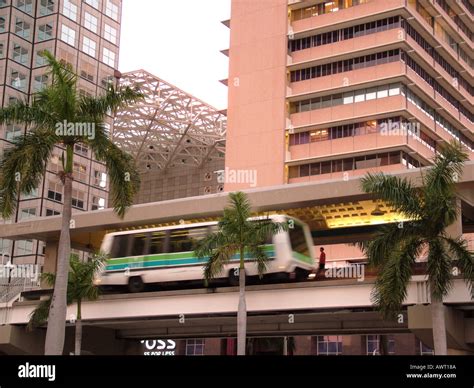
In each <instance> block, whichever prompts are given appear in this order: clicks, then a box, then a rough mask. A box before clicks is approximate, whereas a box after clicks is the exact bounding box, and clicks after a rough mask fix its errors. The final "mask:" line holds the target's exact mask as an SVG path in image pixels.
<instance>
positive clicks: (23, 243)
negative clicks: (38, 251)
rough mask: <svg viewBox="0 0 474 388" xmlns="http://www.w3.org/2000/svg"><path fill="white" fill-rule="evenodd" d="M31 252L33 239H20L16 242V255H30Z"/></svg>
mask: <svg viewBox="0 0 474 388" xmlns="http://www.w3.org/2000/svg"><path fill="white" fill-rule="evenodd" d="M32 253H33V240H20V241H18V242H17V244H16V254H17V255H18V256H25V255H31V254H32Z"/></svg>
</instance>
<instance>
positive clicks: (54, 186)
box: [48, 182, 63, 202]
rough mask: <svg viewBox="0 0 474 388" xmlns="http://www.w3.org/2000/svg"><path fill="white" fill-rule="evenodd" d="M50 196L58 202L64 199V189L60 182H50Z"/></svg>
mask: <svg viewBox="0 0 474 388" xmlns="http://www.w3.org/2000/svg"><path fill="white" fill-rule="evenodd" d="M48 198H49V199H51V200H53V201H56V202H61V201H62V200H63V190H62V187H61V186H60V185H59V183H55V182H49V187H48Z"/></svg>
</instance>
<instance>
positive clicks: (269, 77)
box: [226, 0, 474, 191]
mask: <svg viewBox="0 0 474 388" xmlns="http://www.w3.org/2000/svg"><path fill="white" fill-rule="evenodd" d="M473 17H474V10H473V6H472V5H471V2H469V1H467V0H462V1H444V0H436V1H429V2H428V1H419V0H384V1H380V0H335V1H315V0H271V1H270V0H269V1H240V0H233V1H232V17H231V20H230V28H231V40H230V50H229V56H230V69H229V79H228V85H229V107H228V131H227V147H226V148H227V149H226V168H228V169H233V170H246V171H248V170H250V171H255V172H256V173H257V175H258V179H257V186H271V185H279V184H285V183H299V182H310V181H318V180H327V179H337V180H342V179H350V178H352V177H357V176H361V175H364V174H365V173H366V172H368V171H386V172H388V171H394V170H401V169H411V168H418V167H420V166H427V165H430V163H431V161H432V159H433V157H434V156H435V154H436V152H437V150H439V147H440V146H441V145H442V143H443V142H448V141H450V140H452V139H456V140H458V141H460V142H461V143H462V144H464V146H465V147H466V149H467V150H468V152H469V154H470V158H471V160H472V159H474V125H473V102H474V98H473V75H474V73H473V55H474V54H473V31H472V26H473V25H474V24H473ZM248 186H249V185H248V182H227V184H226V191H230V190H235V189H239V188H246V187H248Z"/></svg>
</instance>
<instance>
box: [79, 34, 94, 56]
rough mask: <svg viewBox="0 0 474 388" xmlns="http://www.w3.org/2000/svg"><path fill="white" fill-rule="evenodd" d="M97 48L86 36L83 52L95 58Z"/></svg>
mask: <svg viewBox="0 0 474 388" xmlns="http://www.w3.org/2000/svg"><path fill="white" fill-rule="evenodd" d="M95 48H96V43H95V42H94V41H93V40H92V39H89V38H88V37H87V36H85V37H84V39H83V40H82V51H84V52H85V53H86V54H88V55H90V56H91V57H94V58H95Z"/></svg>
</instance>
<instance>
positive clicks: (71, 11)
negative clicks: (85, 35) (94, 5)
mask: <svg viewBox="0 0 474 388" xmlns="http://www.w3.org/2000/svg"><path fill="white" fill-rule="evenodd" d="M63 15H64V16H66V17H67V18H69V19H71V20H74V21H76V19H77V5H74V4H73V3H71V1H70V0H64V4H63Z"/></svg>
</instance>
